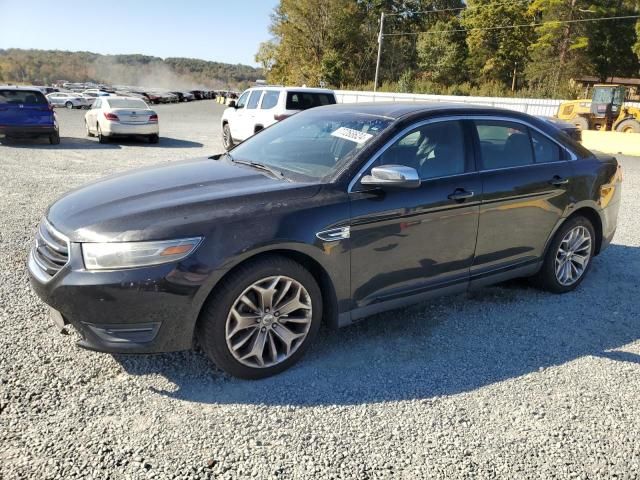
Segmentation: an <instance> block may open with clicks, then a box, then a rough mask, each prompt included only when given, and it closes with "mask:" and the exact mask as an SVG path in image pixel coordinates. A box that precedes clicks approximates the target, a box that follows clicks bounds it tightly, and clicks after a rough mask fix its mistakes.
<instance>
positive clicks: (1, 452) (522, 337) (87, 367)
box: [0, 101, 640, 479]
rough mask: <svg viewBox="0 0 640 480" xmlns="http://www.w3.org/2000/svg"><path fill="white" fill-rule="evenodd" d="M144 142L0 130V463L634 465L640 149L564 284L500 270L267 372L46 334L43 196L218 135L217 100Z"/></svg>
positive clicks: (241, 470)
mask: <svg viewBox="0 0 640 480" xmlns="http://www.w3.org/2000/svg"><path fill="white" fill-rule="evenodd" d="M157 110H158V113H159V115H160V121H161V133H162V136H163V138H162V140H161V143H160V144H159V145H158V146H155V145H148V144H144V143H135V142H123V143H117V144H116V143H114V144H109V145H99V144H98V143H97V141H95V140H94V139H85V138H84V137H83V134H84V131H83V127H82V118H83V112H80V111H66V110H63V111H60V112H59V118H60V123H61V126H62V137H63V138H62V144H61V145H60V146H57V147H52V146H49V145H47V144H45V143H44V142H42V143H28V144H21V145H17V144H16V145H0V165H1V169H0V198H2V202H0V235H1V236H0V478H2V479H14V478H21V479H22V478H37V479H47V478H63V479H70V478H112V479H116V478H184V479H187V478H223V479H238V478H255V479H263V478H264V479H267V478H284V479H289V478H296V479H298V478H300V479H307V478H314V479H325V478H326V479H329V478H333V479H337V478H345V479H347V478H357V479H373V478H376V479H377V478H380V479H397V478H401V479H415V478H447V479H451V478H510V479H511V478H589V479H591V478H614V477H617V478H638V477H640V443H639V442H638V432H640V412H638V408H637V406H638V405H640V388H639V387H638V385H639V383H640V340H639V339H640V315H639V314H640V297H639V296H638V295H637V290H638V287H639V286H640V285H639V284H640V277H639V272H640V221H639V218H638V211H639V210H640V158H623V159H622V163H623V165H624V168H625V189H624V196H623V202H624V205H623V207H622V210H621V213H620V226H619V229H618V233H617V235H616V238H615V240H614V244H613V245H612V246H611V247H610V248H609V249H608V250H607V251H606V252H604V253H603V254H602V255H601V256H600V257H598V258H597V259H596V260H595V263H594V265H593V269H592V271H591V273H590V276H589V277H588V278H587V279H586V281H585V282H584V283H583V285H582V286H581V287H580V288H579V290H578V291H576V292H574V293H571V294H568V295H564V296H554V295H551V294H546V293H541V292H538V291H536V290H534V289H531V288H529V287H527V285H526V284H524V283H522V282H513V283H509V284H506V285H503V286H500V287H492V288H487V289H484V290H481V291H479V292H476V293H473V294H469V295H461V296H457V297H449V298H444V299H440V300H437V301H434V302H430V303H424V304H420V305H416V306H414V307H411V308H408V309H404V310H398V311H394V312H390V313H385V314H381V315H377V316H375V317H372V318H370V319H368V321H366V322H364V323H361V324H359V325H355V326H352V327H349V328H347V329H344V330H341V331H339V332H330V331H324V332H322V333H321V335H320V336H319V339H318V342H317V343H316V345H315V347H314V348H313V349H312V350H311V352H310V353H309V354H308V355H307V356H306V358H305V359H304V360H303V361H302V362H301V363H299V364H298V365H297V366H296V367H294V368H293V369H291V370H290V371H288V372H285V373H284V374H281V375H279V376H277V377H274V378H270V379H267V380H262V381H254V382H247V381H240V380H235V379H230V378H228V377H225V376H223V375H222V374H220V373H219V372H217V371H215V370H214V369H212V365H211V364H210V362H209V361H208V360H207V359H206V358H205V357H204V356H203V355H202V354H201V353H197V352H184V353H177V354H167V355H159V356H140V357H131V356H129V357H127V356H116V357H114V356H111V355H106V354H99V353H93V352H88V351H84V350H81V349H79V348H77V347H75V345H74V340H75V338H74V336H75V334H74V333H72V334H71V335H70V336H64V335H60V334H58V333H57V332H56V330H55V328H54V326H53V324H52V322H51V321H50V320H49V319H48V317H47V313H46V309H45V307H44V305H43V304H42V303H40V302H39V301H38V300H37V299H36V298H35V296H34V295H33V294H32V293H31V291H30V289H29V285H28V281H27V275H26V272H25V259H26V255H27V251H28V249H29V246H30V241H31V239H32V236H33V233H34V230H35V227H36V225H37V222H38V221H39V219H40V217H41V216H42V213H43V211H44V209H45V207H46V205H47V204H48V203H49V202H51V201H53V200H54V199H55V198H56V197H58V196H59V195H61V194H62V193H64V192H65V191H67V190H69V189H70V188H72V187H74V186H77V185H79V184H82V183H84V182H87V181H89V180H92V179H95V178H98V177H100V176H102V175H105V174H108V173H111V172H114V171H121V170H125V169H127V168H131V167H134V166H138V165H144V164H152V163H158V162H165V161H172V160H177V159H181V158H186V157H192V156H197V155H203V154H210V153H214V152H216V151H219V150H220V135H219V126H218V118H219V115H220V112H221V106H220V105H218V104H215V103H213V102H211V101H204V102H198V103H194V104H181V105H175V106H160V107H158V109H157Z"/></svg>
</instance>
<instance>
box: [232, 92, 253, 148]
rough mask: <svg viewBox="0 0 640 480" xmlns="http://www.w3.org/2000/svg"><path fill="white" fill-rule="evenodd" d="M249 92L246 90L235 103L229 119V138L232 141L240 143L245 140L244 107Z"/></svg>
mask: <svg viewBox="0 0 640 480" xmlns="http://www.w3.org/2000/svg"><path fill="white" fill-rule="evenodd" d="M250 93H251V92H250V91H249V90H247V91H246V92H244V93H243V94H242V95H240V98H239V99H238V101H237V102H236V106H235V108H234V109H233V112H232V116H231V118H229V129H230V130H231V136H232V137H233V139H234V140H239V141H242V140H244V139H245V137H244V131H245V126H244V121H245V117H246V106H247V100H248V99H249V94H250Z"/></svg>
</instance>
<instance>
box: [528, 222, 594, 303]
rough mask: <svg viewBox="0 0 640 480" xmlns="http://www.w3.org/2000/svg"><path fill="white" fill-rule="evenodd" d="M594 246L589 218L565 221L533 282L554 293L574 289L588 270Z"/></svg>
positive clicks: (592, 230) (592, 229)
mask: <svg viewBox="0 0 640 480" xmlns="http://www.w3.org/2000/svg"><path fill="white" fill-rule="evenodd" d="M595 246H596V235H595V230H594V228H593V225H592V224H591V221H589V219H587V218H586V217H583V216H576V217H574V218H571V219H569V220H567V221H566V222H565V223H564V224H563V225H562V226H561V227H560V229H559V230H558V231H557V232H556V234H555V236H554V237H553V240H552V241H551V244H550V245H549V249H548V251H547V254H546V256H545V259H544V263H543V265H542V268H541V269H540V272H538V274H537V275H536V276H535V277H534V279H533V280H534V283H535V284H536V285H537V286H539V287H540V288H542V289H544V290H548V291H550V292H554V293H565V292H570V291H571V290H574V289H575V288H576V287H577V286H578V285H580V283H582V281H583V280H584V278H585V276H586V275H587V273H588V271H589V269H590V268H591V263H592V262H591V261H592V259H593V255H594V254H595Z"/></svg>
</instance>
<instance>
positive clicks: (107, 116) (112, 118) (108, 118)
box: [104, 112, 120, 122]
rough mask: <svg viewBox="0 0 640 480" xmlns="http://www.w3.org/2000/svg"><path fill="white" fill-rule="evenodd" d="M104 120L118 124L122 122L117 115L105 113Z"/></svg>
mask: <svg viewBox="0 0 640 480" xmlns="http://www.w3.org/2000/svg"><path fill="white" fill-rule="evenodd" d="M104 118H106V119H107V120H115V121H116V122H117V121H118V120H120V119H119V118H118V116H117V115H116V114H115V113H109V112H104Z"/></svg>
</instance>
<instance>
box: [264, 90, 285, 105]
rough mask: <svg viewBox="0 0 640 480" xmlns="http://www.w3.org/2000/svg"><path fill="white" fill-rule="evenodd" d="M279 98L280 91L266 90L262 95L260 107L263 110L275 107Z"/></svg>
mask: <svg viewBox="0 0 640 480" xmlns="http://www.w3.org/2000/svg"><path fill="white" fill-rule="evenodd" d="M279 98H280V92H278V91H275V90H266V91H265V92H264V96H263V97H262V104H261V105H260V108H261V109H262V110H269V109H270V108H273V107H275V106H276V105H277V104H278V99H279Z"/></svg>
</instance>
